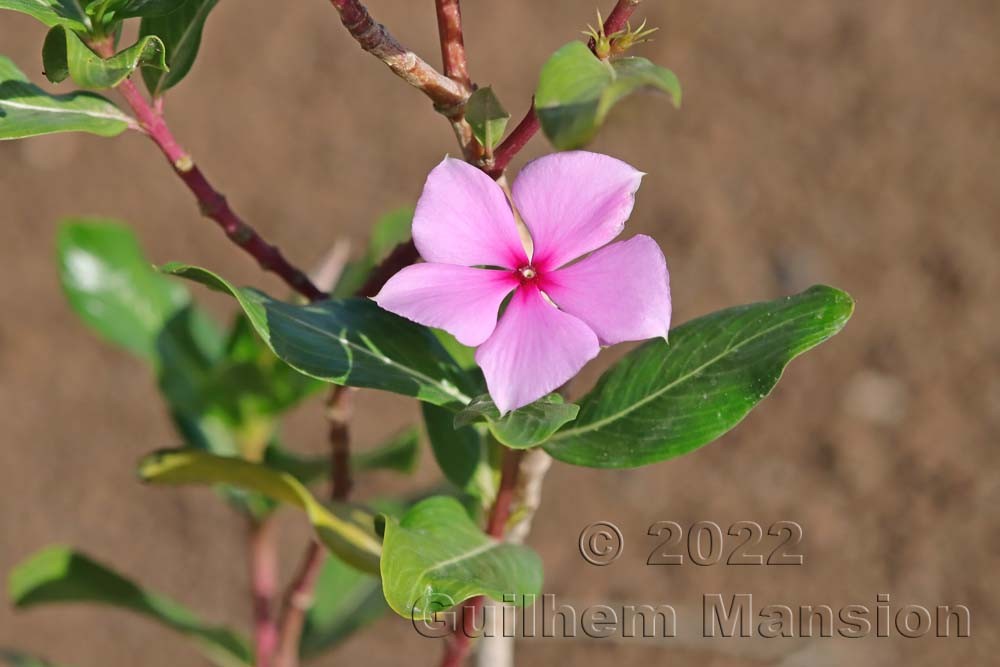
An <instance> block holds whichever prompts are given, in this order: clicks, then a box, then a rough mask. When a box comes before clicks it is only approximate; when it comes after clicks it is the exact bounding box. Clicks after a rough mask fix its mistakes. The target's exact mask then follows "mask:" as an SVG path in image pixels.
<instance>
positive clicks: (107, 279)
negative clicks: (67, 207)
mask: <svg viewBox="0 0 1000 667" xmlns="http://www.w3.org/2000/svg"><path fill="white" fill-rule="evenodd" d="M57 252H58V260H59V278H60V281H61V282H62V287H63V291H64V292H65V293H66V297H67V299H68V300H69V302H70V305H71V306H72V307H73V310H75V311H76V312H77V314H78V315H79V316H80V318H81V319H83V321H84V322H86V323H87V325H88V326H90V327H92V328H93V329H94V330H95V331H97V333H99V334H100V335H101V336H103V337H104V338H106V339H107V340H109V341H111V342H112V343H115V344H117V345H121V346H123V347H125V348H127V349H128V350H130V351H132V352H134V353H135V354H137V355H139V356H140V357H143V358H145V359H148V360H153V359H155V356H156V354H155V353H156V344H157V338H158V336H159V335H160V333H161V331H162V330H163V328H164V326H165V325H166V324H167V322H168V321H169V320H170V319H171V318H172V317H173V316H174V314H175V313H177V312H178V311H179V310H180V309H181V308H183V307H184V306H185V305H187V303H188V301H189V296H188V293H187V290H185V289H184V287H183V286H181V285H178V284H177V283H176V282H175V281H172V280H170V279H168V278H166V277H165V276H163V275H161V274H159V273H157V271H156V270H155V269H154V268H153V266H152V265H151V264H150V263H149V262H148V261H147V260H146V259H145V257H143V254H142V250H140V248H139V244H138V242H137V241H136V238H135V235H134V234H133V233H132V232H131V231H130V230H129V229H128V228H127V227H125V226H123V225H121V224H119V223H117V222H112V221H107V220H101V219H98V218H76V219H69V220H65V221H63V222H62V223H61V224H60V228H59V234H58V239H57Z"/></svg>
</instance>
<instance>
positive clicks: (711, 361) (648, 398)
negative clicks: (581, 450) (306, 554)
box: [549, 313, 813, 442]
mask: <svg viewBox="0 0 1000 667" xmlns="http://www.w3.org/2000/svg"><path fill="white" fill-rule="evenodd" d="M807 315H808V316H809V317H812V316H813V315H812V313H806V314H804V315H799V316H796V317H792V318H790V319H787V320H785V321H784V322H781V323H779V324H776V325H775V326H773V327H770V328H768V329H763V330H761V331H758V332H757V333H756V334H754V335H752V336H750V337H748V338H746V339H745V340H743V341H741V342H740V343H738V344H736V345H734V346H732V347H727V348H726V349H725V350H723V351H722V352H720V353H719V354H717V355H716V356H715V357H713V358H712V359H709V360H708V361H706V362H705V363H704V364H702V365H701V366H698V367H697V368H695V369H693V370H691V371H690V372H688V373H685V374H684V375H682V376H680V377H678V378H677V379H676V380H674V381H673V382H670V383H669V384H666V385H664V386H663V388H661V389H658V390H657V391H655V392H653V393H651V394H649V396H646V397H645V398H643V399H641V400H639V401H636V402H635V403H633V404H632V405H630V406H628V407H627V408H625V409H623V410H621V411H619V412H616V413H613V414H611V415H608V416H607V417H603V418H601V419H599V420H597V421H595V422H592V423H590V424H587V425H586V426H581V427H579V428H572V429H569V430H566V431H561V432H559V433H556V434H555V435H554V436H552V437H551V438H549V441H550V442H551V441H554V440H562V439H564V438H568V437H570V436H572V435H578V434H581V433H588V432H590V431H594V430H597V429H599V428H601V427H602V426H604V425H605V424H608V423H610V422H613V421H617V420H618V419H621V418H622V417H624V416H625V415H627V414H629V413H630V412H633V411H634V410H638V409H639V408H641V407H642V406H644V405H645V404H646V403H649V402H650V401H652V400H655V399H657V398H659V397H660V396H661V395H662V394H664V393H666V392H668V391H670V390H671V389H673V388H674V387H676V386H677V385H678V384H680V383H682V382H686V381H687V380H688V379H690V378H691V377H693V376H694V375H697V374H699V373H701V372H702V371H704V370H705V369H706V368H708V367H709V366H711V365H713V364H715V363H716V362H718V361H719V360H720V359H722V358H723V357H725V356H727V355H728V354H729V353H730V352H735V351H737V350H739V349H740V348H741V347H743V346H744V345H747V344H749V343H751V342H752V341H754V340H756V339H758V338H760V337H761V336H766V335H767V334H769V333H771V332H772V331H775V330H777V329H780V328H782V327H784V326H785V325H788V324H792V323H793V322H795V321H797V320H799V319H803V318H805V317H806V316H807Z"/></svg>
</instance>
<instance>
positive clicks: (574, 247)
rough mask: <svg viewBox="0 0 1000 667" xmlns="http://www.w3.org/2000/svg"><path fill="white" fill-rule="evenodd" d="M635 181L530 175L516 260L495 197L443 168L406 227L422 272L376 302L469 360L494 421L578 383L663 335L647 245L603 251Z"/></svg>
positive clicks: (458, 165) (521, 198)
mask: <svg viewBox="0 0 1000 667" xmlns="http://www.w3.org/2000/svg"><path fill="white" fill-rule="evenodd" d="M642 176H643V174H642V172H639V171H637V170H636V169H634V168H633V167H631V166H629V165H627V164H625V163H624V162H622V161H620V160H616V159H614V158H612V157H608V156H607V155H600V154H598V153H588V152H584V151H573V152H565V153H555V154H552V155H547V156H545V157H543V158H540V159H538V160H535V161H534V162H531V163H530V164H528V165H527V166H525V167H524V169H523V170H522V171H521V173H520V175H519V176H518V178H517V180H516V181H515V182H514V186H513V188H512V196H513V200H514V205H515V206H516V207H517V211H518V212H519V213H520V215H521V218H522V219H523V221H524V224H525V226H526V227H527V231H528V232H529V233H530V235H531V241H532V245H533V250H526V249H525V244H524V243H522V242H521V236H520V235H519V233H518V226H517V223H516V222H515V221H514V214H513V212H512V211H511V207H510V204H509V203H508V201H507V197H506V196H505V195H504V192H503V190H502V189H501V188H500V186H499V185H497V184H496V183H495V182H494V181H493V180H492V179H491V178H490V177H488V176H486V175H485V174H484V173H483V172H481V171H480V170H479V169H476V168H475V167H473V166H471V165H469V164H466V163H465V162H462V161H461V160H455V159H452V158H445V159H444V161H443V162H441V164H439V165H438V166H437V167H435V168H434V170H433V171H432V172H431V173H430V175H429V176H428V177H427V183H426V184H425V185H424V191H423V194H421V196H420V201H419V202H417V210H416V214H415V215H414V218H413V240H414V242H415V243H416V246H417V250H419V251H420V255H421V257H423V259H424V260H425V262H426V263H424V264H415V265H413V266H409V267H407V268H405V269H403V270H402V271H400V272H399V273H397V274H396V275H395V276H393V277H392V279H390V280H389V282H388V283H386V285H385V287H383V288H382V291H381V292H379V294H378V295H377V296H376V297H375V301H376V302H377V303H378V304H379V305H380V306H381V307H382V308H385V309H386V310H389V311H391V312H393V313H396V314H397V315H402V316H403V317H405V318H407V319H410V320H413V321H415V322H419V323H420V324H424V325H427V326H430V327H437V328H440V329H444V330H445V331H448V332H449V333H451V334H452V335H453V336H455V338H457V339H458V340H459V342H461V343H463V344H465V345H468V346H471V347H478V349H477V350H476V362H477V363H478V364H479V366H480V367H481V368H482V370H483V374H484V375H485V377H486V386H487V387H488V388H489V392H490V396H491V397H492V398H493V402H494V403H496V406H497V408H499V409H500V412H501V414H505V413H507V412H508V411H510V410H514V409H516V408H519V407H521V406H524V405H527V404H529V403H531V402H533V401H535V400H537V399H539V398H541V397H542V396H545V395H546V394H548V393H549V392H551V391H553V390H555V389H556V388H558V387H559V386H560V385H562V384H564V383H565V382H566V381H567V380H569V379H570V378H572V377H573V376H574V375H576V374H577V373H578V372H579V371H580V369H581V368H583V366H584V364H586V363H587V362H588V361H590V360H591V359H593V358H594V357H595V356H597V353H598V352H599V351H600V348H601V346H602V345H613V344H614V343H620V342H623V341H630V340H643V339H646V338H654V337H656V336H663V337H665V336H666V335H667V330H668V329H669V328H670V285H669V276H668V274H667V263H666V260H665V259H664V258H663V253H662V252H661V251H660V248H659V247H658V246H657V245H656V242H655V241H653V239H651V238H649V237H648V236H636V237H634V238H632V239H629V240H628V241H621V242H618V243H612V244H610V245H607V244H608V242H609V241H611V240H612V239H614V238H615V237H616V236H618V235H619V234H620V233H621V231H622V229H623V228H624V226H625V220H627V219H628V217H629V215H630V214H631V212H632V204H633V202H634V199H635V191H636V190H637V189H638V188H639V181H640V180H641V179H642ZM588 253H591V254H589V255H588ZM581 257H582V259H579V258H581ZM577 259H579V261H577V262H575V263H571V262H573V260H577ZM512 291H513V292H514V295H513V297H512V298H511V300H510V303H509V304H508V305H507V308H506V310H504V313H503V316H502V317H499V322H498V321H497V320H498V313H499V311H500V306H501V305H502V303H503V301H504V299H506V298H507V295H509V294H510V293H511V292H512Z"/></svg>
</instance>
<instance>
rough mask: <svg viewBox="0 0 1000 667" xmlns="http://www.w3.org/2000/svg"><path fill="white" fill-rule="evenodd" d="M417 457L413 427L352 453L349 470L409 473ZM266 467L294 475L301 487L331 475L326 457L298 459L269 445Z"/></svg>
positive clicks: (416, 438) (416, 436)
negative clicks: (369, 447)
mask: <svg viewBox="0 0 1000 667" xmlns="http://www.w3.org/2000/svg"><path fill="white" fill-rule="evenodd" d="M419 455H420V432H419V431H418V430H417V429H416V428H413V427H411V428H407V429H404V430H403V431H400V432H399V433H397V434H396V435H394V436H393V437H392V438H390V439H389V440H388V441H386V442H384V443H382V444H381V445H379V446H377V447H374V448H372V449H365V450H362V451H352V452H351V470H353V471H355V472H365V471H369V470H394V471H396V472H402V473H407V474H408V473H412V472H413V471H414V469H415V468H416V465H417V459H418V457H419ZM264 463H266V464H267V465H268V466H269V467H271V468H274V469H276V470H281V471H282V472H287V473H289V474H291V475H294V476H295V477H296V478H297V479H298V480H299V481H300V482H302V483H303V484H311V483H313V482H315V481H317V480H320V479H326V478H327V477H329V476H330V457H329V456H312V457H307V456H301V455H298V454H295V453H294V452H291V451H289V450H287V449H285V448H284V447H281V446H280V445H279V444H278V443H276V442H272V443H271V446H270V447H268V449H267V455H266V457H265V459H264Z"/></svg>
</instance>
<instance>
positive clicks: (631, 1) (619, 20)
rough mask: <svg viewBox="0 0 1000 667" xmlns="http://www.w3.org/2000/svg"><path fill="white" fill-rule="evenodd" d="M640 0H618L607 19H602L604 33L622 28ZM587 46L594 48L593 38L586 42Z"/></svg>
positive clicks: (610, 32)
mask: <svg viewBox="0 0 1000 667" xmlns="http://www.w3.org/2000/svg"><path fill="white" fill-rule="evenodd" d="M641 2H642V0H618V2H617V3H616V4H615V8H614V9H612V10H611V13H610V14H608V18H607V20H605V21H604V34H605V35H611V34H613V33H616V32H618V31H619V30H622V29H624V28H625V26H626V25H628V20H629V19H630V18H632V14H633V13H635V10H636V9H637V8H638V7H639V3H641ZM587 46H589V47H590V50H591V51H593V50H594V46H595V44H594V40H593V38H591V40H590V41H589V42H588V43H587Z"/></svg>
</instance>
